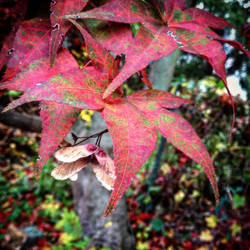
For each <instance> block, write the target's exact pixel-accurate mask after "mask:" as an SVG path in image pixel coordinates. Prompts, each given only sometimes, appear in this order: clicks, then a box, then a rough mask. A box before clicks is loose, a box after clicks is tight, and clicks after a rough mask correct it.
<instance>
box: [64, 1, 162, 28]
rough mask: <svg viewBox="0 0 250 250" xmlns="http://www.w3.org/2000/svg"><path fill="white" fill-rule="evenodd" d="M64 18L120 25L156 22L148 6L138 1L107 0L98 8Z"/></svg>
mask: <svg viewBox="0 0 250 250" xmlns="http://www.w3.org/2000/svg"><path fill="white" fill-rule="evenodd" d="M64 18H72V19H79V18H82V19H89V18H94V19H101V20H107V21H112V22H120V23H138V22H144V21H149V22H158V20H156V19H155V18H154V17H153V14H152V13H151V9H150V6H148V5H147V4H144V3H143V2H142V1H140V0H127V1H124V0H109V1H108V2H107V3H106V4H104V5H102V6H100V7H98V8H94V9H92V10H89V11H86V12H81V13H77V14H75V15H66V16H64Z"/></svg>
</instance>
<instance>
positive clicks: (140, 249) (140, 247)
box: [136, 241, 149, 250]
mask: <svg viewBox="0 0 250 250" xmlns="http://www.w3.org/2000/svg"><path fill="white" fill-rule="evenodd" d="M136 249H137V250H148V249H149V248H148V243H147V242H141V241H139V242H138V243H137V244H136Z"/></svg>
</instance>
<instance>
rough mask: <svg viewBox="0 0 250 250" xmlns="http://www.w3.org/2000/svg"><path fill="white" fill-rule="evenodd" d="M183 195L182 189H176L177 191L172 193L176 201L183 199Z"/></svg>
mask: <svg viewBox="0 0 250 250" xmlns="http://www.w3.org/2000/svg"><path fill="white" fill-rule="evenodd" d="M184 197H185V193H184V192H183V191H182V190H180V191H178V192H177V193H176V194H175V195H174V200H175V201H176V202H180V201H182V200H183V198H184Z"/></svg>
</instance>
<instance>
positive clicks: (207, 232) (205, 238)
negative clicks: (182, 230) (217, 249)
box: [200, 230, 213, 241]
mask: <svg viewBox="0 0 250 250" xmlns="http://www.w3.org/2000/svg"><path fill="white" fill-rule="evenodd" d="M200 239H201V240H202V241H212V240H213V235H212V234H211V232H210V230H204V231H202V232H201V235H200Z"/></svg>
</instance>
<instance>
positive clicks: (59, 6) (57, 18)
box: [50, 0, 88, 66]
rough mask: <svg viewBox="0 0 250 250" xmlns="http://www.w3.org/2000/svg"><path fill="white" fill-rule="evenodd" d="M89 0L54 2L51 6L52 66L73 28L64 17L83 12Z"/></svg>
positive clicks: (57, 0)
mask: <svg viewBox="0 0 250 250" xmlns="http://www.w3.org/2000/svg"><path fill="white" fill-rule="evenodd" d="M87 3H88V0H52V1H51V5H50V11H51V15H50V21H51V26H52V31H51V41H50V65H51V66H52V65H53V63H54V61H55V57H56V52H57V50H58V49H59V47H60V46H61V44H62V42H63V40H64V37H65V35H66V33H67V31H68V30H69V28H70V27H71V25H70V23H68V22H66V21H65V20H63V18H62V16H64V15H67V14H75V13H78V12H79V11H81V10H82V9H83V8H84V7H85V6H86V4H87Z"/></svg>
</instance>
